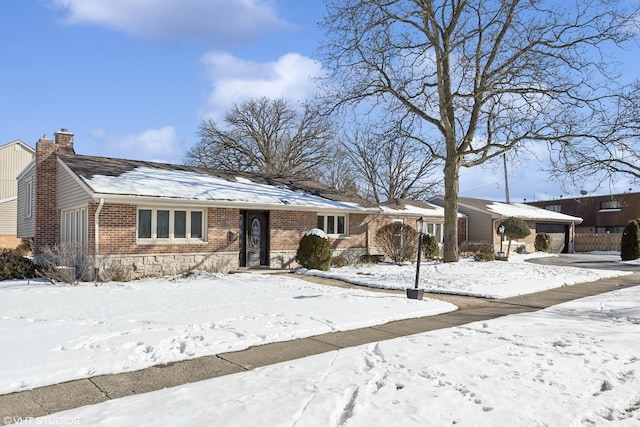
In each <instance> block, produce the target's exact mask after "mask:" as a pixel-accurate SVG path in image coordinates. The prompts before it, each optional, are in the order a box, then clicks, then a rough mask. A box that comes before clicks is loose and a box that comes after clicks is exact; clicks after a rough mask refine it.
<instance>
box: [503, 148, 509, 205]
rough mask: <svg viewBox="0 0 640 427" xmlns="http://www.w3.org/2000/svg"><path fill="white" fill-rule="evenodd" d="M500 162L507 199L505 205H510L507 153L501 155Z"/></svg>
mask: <svg viewBox="0 0 640 427" xmlns="http://www.w3.org/2000/svg"><path fill="white" fill-rule="evenodd" d="M502 161H503V162H504V192H505V196H506V199H507V203H511V202H510V201H509V177H508V175H507V153H502Z"/></svg>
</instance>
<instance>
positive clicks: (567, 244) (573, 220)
mask: <svg viewBox="0 0 640 427" xmlns="http://www.w3.org/2000/svg"><path fill="white" fill-rule="evenodd" d="M431 201H432V202H434V203H436V204H444V198H443V197H442V196H437V197H434V198H432V199H431ZM458 211H459V212H462V213H464V214H465V215H466V216H467V217H468V226H467V230H466V234H467V236H468V243H470V244H481V243H489V244H492V245H493V247H494V249H495V250H496V252H498V249H499V247H500V236H499V235H498V234H497V232H496V230H497V229H498V225H499V224H500V222H502V221H503V220H505V219H507V218H509V217H516V218H520V219H523V220H525V221H526V223H527V225H528V226H529V229H530V230H531V234H530V235H529V236H528V237H526V238H524V239H522V243H524V245H525V248H526V250H527V251H533V250H534V242H535V236H536V233H549V234H550V235H551V240H552V250H553V252H556V253H557V252H573V241H574V234H575V226H576V224H580V223H581V222H582V219H581V218H579V217H576V216H571V215H566V214H563V213H560V212H553V211H548V210H544V209H541V208H537V207H534V206H529V205H526V204H523V203H502V202H493V201H490V200H482V199H472V198H467V197H460V198H459V199H458Z"/></svg>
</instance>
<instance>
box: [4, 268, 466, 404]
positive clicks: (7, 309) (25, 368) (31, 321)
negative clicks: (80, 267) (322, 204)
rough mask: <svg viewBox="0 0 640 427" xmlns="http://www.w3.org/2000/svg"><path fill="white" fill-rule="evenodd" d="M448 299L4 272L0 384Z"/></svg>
mask: <svg viewBox="0 0 640 427" xmlns="http://www.w3.org/2000/svg"><path fill="white" fill-rule="evenodd" d="M455 309H456V307H455V306H454V305H452V304H449V303H445V302H441V301H436V300H425V301H415V300H408V299H407V298H406V297H405V296H404V295H393V294H387V293H372V292H369V291H366V290H361V289H343V288H337V287H331V286H321V285H317V284H313V283H309V282H307V281H303V280H301V279H299V278H296V277H285V276H280V275H255V274H232V275H227V276H219V277H216V276H211V275H207V274H195V275H192V276H189V277H183V278H176V279H175V280H167V279H147V280H142V281H138V282H130V283H105V284H103V285H101V286H98V287H96V286H94V285H93V284H92V283H87V284H82V285H80V286H77V287H73V286H63V285H56V286H52V285H48V284H45V283H43V282H34V281H31V283H30V284H27V282H26V281H4V282H0V348H2V349H5V350H6V349H11V350H10V351H3V353H2V361H3V363H1V364H0V394H3V393H9V392H13V391H20V390H26V389H31V388H34V387H39V386H44V385H49V384H54V383H58V382H62V381H67V380H71V379H78V378H85V377H89V376H93V375H100V374H109V373H118V372H126V371H133V370H138V369H142V368H145V367H149V366H153V365H157V364H163V363H169V362H174V361H177V360H185V359H192V358H194V357H198V356H205V355H213V354H218V353H222V352H229V351H237V350H243V349H246V348H248V347H250V346H253V345H260V344H266V343H270V342H277V341H286V340H291V339H295V338H301V337H308V336H312V335H319V334H323V333H326V332H334V331H342V330H348V329H357V328H362V327H366V326H372V325H377V324H381V323H386V322H389V321H392V320H398V319H406V318H411V317H421V316H430V315H435V314H439V313H444V312H447V311H452V310H455Z"/></svg>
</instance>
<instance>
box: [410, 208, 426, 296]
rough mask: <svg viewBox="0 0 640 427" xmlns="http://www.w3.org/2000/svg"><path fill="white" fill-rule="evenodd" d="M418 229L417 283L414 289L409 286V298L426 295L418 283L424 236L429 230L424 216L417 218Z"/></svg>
mask: <svg viewBox="0 0 640 427" xmlns="http://www.w3.org/2000/svg"><path fill="white" fill-rule="evenodd" d="M416 230H417V231H418V259H417V261H416V283H415V286H414V287H413V289H411V288H407V298H410V299H422V297H423V296H424V289H418V283H419V282H420V259H421V256H422V237H423V236H424V235H425V234H426V232H427V222H426V221H425V220H424V218H422V217H420V218H418V219H417V220H416Z"/></svg>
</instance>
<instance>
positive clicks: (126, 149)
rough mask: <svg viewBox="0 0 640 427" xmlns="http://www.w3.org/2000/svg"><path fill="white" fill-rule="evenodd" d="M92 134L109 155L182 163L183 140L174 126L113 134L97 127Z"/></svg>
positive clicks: (105, 153) (103, 150) (106, 154)
mask: <svg viewBox="0 0 640 427" xmlns="http://www.w3.org/2000/svg"><path fill="white" fill-rule="evenodd" d="M91 136H92V137H93V138H94V139H95V140H96V141H98V143H99V144H100V145H101V146H102V147H101V152H102V153H104V154H103V155H105V156H107V157H117V158H122V159H136V160H149V161H159V162H166V163H181V162H182V158H183V156H184V149H183V146H182V145H183V141H182V139H181V138H180V137H178V134H177V133H176V130H175V129H174V128H173V127H172V126H164V127H162V128H160V129H147V130H144V131H142V132H139V133H136V134H113V133H108V132H107V131H105V130H104V129H95V130H94V131H92V133H91Z"/></svg>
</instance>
